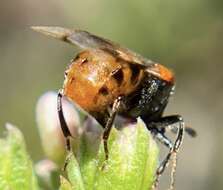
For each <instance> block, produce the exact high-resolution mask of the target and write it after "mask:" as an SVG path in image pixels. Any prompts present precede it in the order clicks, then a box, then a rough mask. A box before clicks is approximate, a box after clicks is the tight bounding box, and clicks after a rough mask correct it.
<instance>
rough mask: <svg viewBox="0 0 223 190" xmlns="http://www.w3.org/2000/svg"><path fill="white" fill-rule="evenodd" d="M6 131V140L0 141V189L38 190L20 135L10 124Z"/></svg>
mask: <svg viewBox="0 0 223 190" xmlns="http://www.w3.org/2000/svg"><path fill="white" fill-rule="evenodd" d="M6 129H7V136H6V138H4V139H0V155H1V156H0V168H1V169H0V189H4V190H11V189H13V190H20V189H21V190H37V189H39V188H38V185H37V181H36V176H35V174H34V170H33V167H32V162H31V160H30V157H29V155H28V154H27V152H26V146H25V142H24V138H23V135H22V133H21V132H20V131H19V130H18V129H17V128H16V127H14V126H12V125H11V124H7V125H6Z"/></svg>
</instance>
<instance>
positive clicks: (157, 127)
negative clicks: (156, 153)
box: [148, 115, 185, 190]
mask: <svg viewBox="0 0 223 190" xmlns="http://www.w3.org/2000/svg"><path fill="white" fill-rule="evenodd" d="M173 121H174V122H173ZM176 124H177V125H176ZM176 127H177V128H178V133H177V138H176V140H175V142H174V144H172V142H171V141H170V140H169V139H168V138H167V137H166V136H165V135H164V133H165V130H166V129H167V128H168V129H170V130H171V129H172V128H176ZM148 128H149V129H150V130H151V132H152V134H153V135H154V136H155V137H156V138H157V139H158V140H159V141H160V142H161V143H163V144H164V145H166V146H167V147H168V148H169V152H168V154H167V156H166V157H165V159H164V160H163V161H162V162H161V164H160V166H159V167H158V169H157V171H156V180H155V182H154V185H153V189H156V188H157V186H158V183H159V178H160V176H161V175H162V173H163V172H164V170H165V169H166V168H167V166H168V164H169V162H170V160H171V156H172V157H173V167H172V169H171V184H170V188H169V189H171V190H172V189H173V188H174V183H175V172H176V164H177V153H178V151H179V148H180V145H181V144H182V141H183V136H184V128H185V126H184V121H183V119H182V117H181V116H179V115H176V116H173V117H171V116H168V117H164V118H161V119H160V120H159V121H158V122H152V123H151V125H150V124H149V126H148Z"/></svg>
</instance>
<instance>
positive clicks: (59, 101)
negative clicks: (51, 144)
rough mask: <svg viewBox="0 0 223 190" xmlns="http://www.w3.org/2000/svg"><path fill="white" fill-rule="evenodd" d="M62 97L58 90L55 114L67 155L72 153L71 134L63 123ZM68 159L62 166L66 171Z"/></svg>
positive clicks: (64, 122)
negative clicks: (57, 117) (56, 114)
mask: <svg viewBox="0 0 223 190" xmlns="http://www.w3.org/2000/svg"><path fill="white" fill-rule="evenodd" d="M62 97H63V93H62V91H61V90H59V92H58V95H57V112H58V116H59V121H60V127H61V129H62V132H63V135H64V137H65V140H66V150H67V152H68V153H70V152H72V149H71V143H70V137H72V135H71V132H70V130H69V128H68V126H67V123H66V121H65V118H64V114H63V106H62ZM68 160H69V158H68V159H66V160H65V164H64V170H65V169H66V166H67V164H68Z"/></svg>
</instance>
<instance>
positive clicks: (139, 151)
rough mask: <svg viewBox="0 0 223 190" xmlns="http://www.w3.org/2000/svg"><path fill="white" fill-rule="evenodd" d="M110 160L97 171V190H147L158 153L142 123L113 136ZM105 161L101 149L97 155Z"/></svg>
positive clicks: (150, 184)
mask: <svg viewBox="0 0 223 190" xmlns="http://www.w3.org/2000/svg"><path fill="white" fill-rule="evenodd" d="M113 135H114V136H113V138H114V141H113V142H110V147H109V150H110V154H109V160H108V162H107V163H106V165H105V169H104V170H101V169H99V170H98V176H97V179H96V183H95V189H96V190H104V189H116V190H119V189H120V190H129V189H134V190H148V189H150V188H151V186H152V182H153V179H154V174H155V170H156V167H157V156H158V149H157V146H156V144H155V143H154V141H153V139H152V137H151V136H150V133H149V131H148V129H147V128H146V126H145V125H144V123H143V122H142V120H140V119H138V122H137V125H136V126H132V127H126V128H124V129H123V130H122V131H120V132H116V133H113ZM99 157H101V159H103V158H104V153H103V149H102V150H101V151H100V155H99Z"/></svg>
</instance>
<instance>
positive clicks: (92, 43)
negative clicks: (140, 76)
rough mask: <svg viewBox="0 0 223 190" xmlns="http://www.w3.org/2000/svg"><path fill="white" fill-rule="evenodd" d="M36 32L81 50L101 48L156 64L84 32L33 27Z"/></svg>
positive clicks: (138, 62) (132, 60) (121, 55)
mask: <svg viewBox="0 0 223 190" xmlns="http://www.w3.org/2000/svg"><path fill="white" fill-rule="evenodd" d="M32 29H34V30H35V31H38V32H41V33H43V34H45V35H48V36H51V37H54V38H57V39H59V40H62V41H65V42H68V43H70V44H74V45H76V46H78V47H80V48H81V49H89V48H93V49H94V48H99V49H106V50H108V51H111V52H114V53H116V54H117V55H118V56H119V57H120V58H122V59H124V60H126V61H129V62H132V63H135V64H140V65H144V66H148V65H150V64H152V63H154V62H153V61H151V60H148V59H146V58H144V57H142V56H141V55H139V54H137V53H135V52H133V51H131V50H129V49H127V48H125V47H121V46H120V45H119V44H117V43H115V42H112V41H110V40H107V39H104V38H102V37H99V36H96V35H94V34H91V33H89V32H86V31H83V30H70V29H66V28H62V27H47V26H35V27H32Z"/></svg>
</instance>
